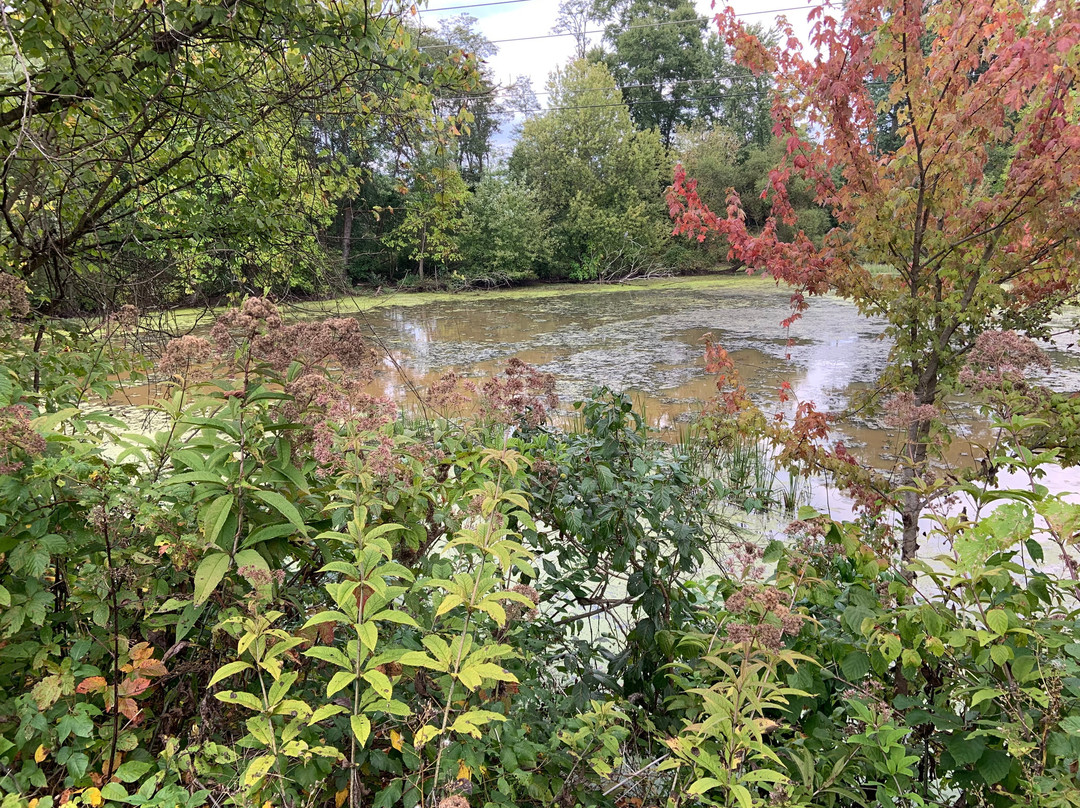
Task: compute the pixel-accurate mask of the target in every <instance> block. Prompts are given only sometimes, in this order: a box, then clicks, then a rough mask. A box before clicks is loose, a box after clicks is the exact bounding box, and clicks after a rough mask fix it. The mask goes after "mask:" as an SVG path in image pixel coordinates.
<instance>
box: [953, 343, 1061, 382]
mask: <svg viewBox="0 0 1080 808" xmlns="http://www.w3.org/2000/svg"><path fill="white" fill-rule="evenodd" d="M1050 368H1051V365H1050V358H1049V357H1048V356H1047V355H1046V353H1045V352H1044V351H1043V350H1042V349H1041V348H1040V347H1039V346H1038V345H1036V344H1035V342H1034V341H1033V340H1031V339H1029V338H1027V337H1025V336H1022V335H1020V334H1017V333H1016V332H1015V331H984V332H983V333H982V334H980V335H979V336H978V338H977V339H976V340H975V345H974V346H973V347H972V349H971V353H970V354H969V355H968V360H967V364H965V365H964V367H963V369H962V370H961V371H960V383H961V384H963V385H964V386H965V387H968V388H970V389H972V390H974V391H976V392H979V391H982V390H987V389H990V388H994V387H1001V385H1002V383H1003V382H1011V383H1012V384H1018V383H1021V382H1023V381H1024V379H1025V378H1026V377H1027V375H1028V373H1031V372H1033V371H1035V370H1043V371H1048V370H1050Z"/></svg>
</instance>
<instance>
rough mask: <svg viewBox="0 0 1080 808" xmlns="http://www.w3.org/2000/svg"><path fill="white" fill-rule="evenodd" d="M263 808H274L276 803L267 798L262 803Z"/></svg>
mask: <svg viewBox="0 0 1080 808" xmlns="http://www.w3.org/2000/svg"><path fill="white" fill-rule="evenodd" d="M262 808H274V803H272V802H270V800H267V801H266V802H264V803H263V804H262Z"/></svg>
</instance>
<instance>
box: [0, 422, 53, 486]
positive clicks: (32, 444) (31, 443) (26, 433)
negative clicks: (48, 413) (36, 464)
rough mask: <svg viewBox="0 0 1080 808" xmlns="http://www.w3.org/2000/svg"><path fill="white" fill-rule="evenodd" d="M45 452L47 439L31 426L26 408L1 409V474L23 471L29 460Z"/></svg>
mask: <svg viewBox="0 0 1080 808" xmlns="http://www.w3.org/2000/svg"><path fill="white" fill-rule="evenodd" d="M44 452H45V438H43V437H42V436H41V435H39V434H38V433H37V432H35V431H34V428H33V427H32V426H30V411H29V410H27V408H26V407H18V406H14V407H3V408H0V474H11V473H13V472H16V471H18V470H19V469H21V468H22V467H23V466H24V465H25V462H26V459H27V458H32V457H35V456H37V455H40V454H43V453H44Z"/></svg>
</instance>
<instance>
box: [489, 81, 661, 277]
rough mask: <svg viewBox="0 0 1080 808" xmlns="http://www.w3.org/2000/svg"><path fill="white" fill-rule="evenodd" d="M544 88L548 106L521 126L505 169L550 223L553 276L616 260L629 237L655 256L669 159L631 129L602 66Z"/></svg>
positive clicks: (652, 140)
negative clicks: (583, 265)
mask: <svg viewBox="0 0 1080 808" xmlns="http://www.w3.org/2000/svg"><path fill="white" fill-rule="evenodd" d="M548 89H549V93H550V96H549V107H550V108H549V110H548V111H547V112H545V113H544V114H542V115H538V116H536V117H534V118H532V119H530V120H527V121H526V122H525V125H524V128H523V130H522V135H521V139H520V140H519V141H518V143H517V145H516V146H515V148H514V153H513V156H512V157H511V159H510V171H511V175H512V176H514V177H517V178H519V179H521V181H523V182H524V183H525V184H526V186H528V187H529V188H530V189H532V190H533V191H534V192H535V193H536V194H537V195H538V196H539V198H540V199H541V201H542V204H543V208H544V211H545V212H546V213H547V214H548V215H549V216H550V218H551V222H552V231H553V232H552V238H553V241H554V263H553V266H552V268H551V272H552V273H553V274H554V275H555V277H567V276H569V274H570V272H571V270H572V269H573V268H574V266H575V265H576V264H578V263H579V262H581V261H583V260H590V259H593V258H595V259H596V260H603V257H604V256H616V255H619V253H620V252H621V250H622V248H623V246H624V243H625V241H626V240H627V239H628V238H630V239H633V240H634V241H635V242H637V243H639V244H641V245H643V246H644V247H645V248H646V249H647V250H651V251H654V252H655V251H656V250H658V249H659V247H660V246H661V245H662V244H663V242H664V240H665V239H666V236H667V234H666V230H667V225H665V224H664V223H663V220H662V213H663V211H662V209H661V207H660V204H661V199H660V193H659V191H660V187H661V177H662V172H663V171H665V170H666V157H665V153H664V150H663V148H662V147H661V145H660V141H659V138H658V137H657V135H656V133H655V132H640V131H637V130H636V129H635V128H634V126H633V123H632V122H631V120H630V115H629V112H628V110H627V107H626V106H625V104H624V103H623V100H622V97H621V95H620V93H619V91H618V90H617V89H616V88H615V83H614V80H613V79H612V77H611V74H610V73H608V71H607V70H606V69H605V68H604V67H603V66H601V65H595V64H589V63H586V62H581V61H579V62H574V63H572V64H570V65H568V66H567V67H566V68H565V69H564V70H561V71H558V72H557V73H555V74H554V75H553V77H552V79H551V82H550V83H549V85H548Z"/></svg>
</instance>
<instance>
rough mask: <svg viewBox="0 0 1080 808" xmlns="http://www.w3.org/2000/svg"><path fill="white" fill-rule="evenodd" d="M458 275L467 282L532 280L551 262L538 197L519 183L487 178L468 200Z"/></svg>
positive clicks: (490, 283) (495, 283) (546, 230)
mask: <svg viewBox="0 0 1080 808" xmlns="http://www.w3.org/2000/svg"><path fill="white" fill-rule="evenodd" d="M460 242H461V270H460V273H461V275H462V277H463V278H464V279H465V280H466V282H468V283H479V284H487V285H498V284H504V283H514V282H520V281H521V280H524V279H529V278H535V277H536V274H537V270H538V269H539V268H540V267H543V266H546V265H547V263H548V262H549V261H550V260H551V242H550V239H549V237H548V221H547V217H546V216H545V214H544V210H543V206H542V204H541V201H540V198H539V196H537V194H536V193H535V192H533V191H531V190H530V189H529V188H527V187H526V186H525V185H523V184H522V183H520V182H519V181H517V180H514V179H512V178H510V177H507V176H505V175H500V174H489V175H488V176H487V177H485V178H484V179H483V180H481V182H480V184H479V185H477V186H476V190H475V191H474V192H473V194H472V195H471V196H470V197H469V200H468V202H467V203H466V205H465V215H464V217H463V222H462V225H461V238H460Z"/></svg>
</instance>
